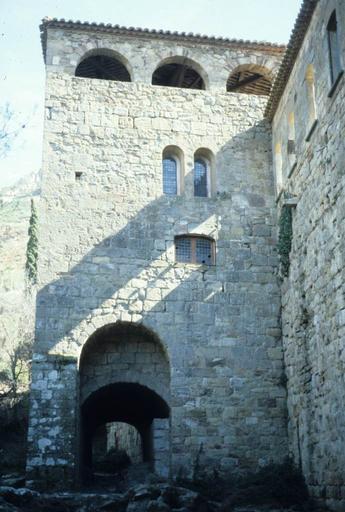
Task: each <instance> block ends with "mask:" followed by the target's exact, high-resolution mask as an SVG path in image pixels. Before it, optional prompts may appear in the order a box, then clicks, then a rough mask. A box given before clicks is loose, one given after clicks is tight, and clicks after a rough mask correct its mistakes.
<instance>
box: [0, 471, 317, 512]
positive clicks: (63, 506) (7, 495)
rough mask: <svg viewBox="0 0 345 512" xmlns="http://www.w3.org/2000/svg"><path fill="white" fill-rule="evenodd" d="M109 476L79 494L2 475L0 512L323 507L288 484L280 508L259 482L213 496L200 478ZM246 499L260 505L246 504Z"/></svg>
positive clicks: (232, 511)
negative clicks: (36, 487) (287, 499)
mask: <svg viewBox="0 0 345 512" xmlns="http://www.w3.org/2000/svg"><path fill="white" fill-rule="evenodd" d="M142 469H143V468H142ZM108 478H109V475H108ZM115 478H116V482H117V484H116V485H113V486H112V487H110V488H108V490H105V489H104V488H102V487H105V485H102V479H98V481H97V480H96V481H95V482H94V483H93V486H92V487H90V488H89V489H88V490H84V491H80V492H51V493H39V492H37V491H33V490H30V489H28V488H25V487H23V485H24V483H25V482H24V478H23V477H20V476H19V477H18V476H7V477H3V478H2V480H1V482H0V483H1V486H0V512H17V511H26V512H101V511H102V512H103V511H104V512H326V509H324V508H320V507H317V506H316V505H315V504H313V503H311V501H310V500H309V498H308V497H306V498H303V499H302V500H301V499H300V497H299V496H300V494H299V491H298V490H296V488H293V487H291V503H293V502H294V501H295V503H294V504H293V505H290V506H285V507H284V506H282V505H279V504H278V503H277V502H276V503H275V504H274V503H273V502H272V492H271V491H270V490H269V489H268V490H267V494H266V498H265V496H262V489H260V486H258V488H257V496H255V495H253V492H252V489H251V488H250V487H251V484H250V483H248V488H247V490H246V489H244V493H243V488H242V489H241V493H239V489H238V488H237V489H235V488H234V489H226V492H221V491H220V492H219V495H218V496H217V493H215V492H214V489H212V487H213V486H214V482H211V481H210V489H207V481H204V482H203V486H204V487H205V490H202V489H201V490H200V489H199V490H197V489H196V487H198V486H197V485H196V486H195V483H193V482H192V481H189V483H186V482H187V481H185V482H184V483H183V482H180V481H178V482H177V481H173V482H172V481H162V480H160V481H159V480H157V478H156V477H154V475H152V474H150V473H147V472H146V476H145V477H144V478H142V474H141V475H138V473H137V472H131V471H130V472H129V473H128V472H126V473H122V474H117V475H116V476H115ZM136 480H141V481H140V482H139V481H136ZM104 483H107V485H108V486H109V480H107V479H104V480H103V484H104ZM203 486H202V487H203ZM193 487H194V489H193ZM199 487H200V486H199ZM223 491H224V489H223ZM246 491H247V492H246ZM285 493H286V490H284V489H282V496H283V495H284V494H285ZM246 500H247V501H248V503H245V501H246ZM251 501H252V502H253V501H254V502H255V501H256V502H259V503H260V504H253V503H252V504H251ZM265 501H266V503H265ZM273 501H274V499H273ZM278 501H279V499H278ZM298 502H299V503H298Z"/></svg>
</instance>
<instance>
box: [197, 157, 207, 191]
mask: <svg viewBox="0 0 345 512" xmlns="http://www.w3.org/2000/svg"><path fill="white" fill-rule="evenodd" d="M208 167H209V166H208V164H207V162H206V160H204V159H203V158H197V159H196V160H194V195H195V196H197V197H207V196H208V171H209V169H208Z"/></svg>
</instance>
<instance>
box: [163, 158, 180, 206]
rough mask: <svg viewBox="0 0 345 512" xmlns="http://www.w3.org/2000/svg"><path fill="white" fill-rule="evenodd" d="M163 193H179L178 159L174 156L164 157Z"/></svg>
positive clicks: (173, 194)
mask: <svg viewBox="0 0 345 512" xmlns="http://www.w3.org/2000/svg"><path fill="white" fill-rule="evenodd" d="M163 193H164V194H167V195H169V196H175V195H176V194H177V161H176V159H175V158H174V157H172V156H167V157H165V158H163Z"/></svg>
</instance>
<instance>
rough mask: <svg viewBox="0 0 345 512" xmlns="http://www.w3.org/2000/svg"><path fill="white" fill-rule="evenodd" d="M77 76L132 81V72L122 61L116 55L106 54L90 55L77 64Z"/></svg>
mask: <svg viewBox="0 0 345 512" xmlns="http://www.w3.org/2000/svg"><path fill="white" fill-rule="evenodd" d="M75 76H79V77H83V78H98V79H101V80H115V81H121V82H130V81H131V77H130V74H129V72H128V70H127V68H126V67H125V65H124V64H122V62H120V60H119V59H117V58H116V57H114V56H111V55H105V54H103V53H102V54H96V55H90V56H89V57H86V58H85V59H83V60H82V61H81V62H80V64H79V65H78V66H77V69H76V71H75Z"/></svg>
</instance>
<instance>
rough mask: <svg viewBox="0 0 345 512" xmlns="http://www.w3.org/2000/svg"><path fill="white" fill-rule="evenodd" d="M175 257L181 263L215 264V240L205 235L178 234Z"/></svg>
mask: <svg viewBox="0 0 345 512" xmlns="http://www.w3.org/2000/svg"><path fill="white" fill-rule="evenodd" d="M175 257H176V261H177V262H179V263H199V264H203V265H214V264H215V244H214V240H211V239H210V238H206V237H203V236H177V237H175Z"/></svg>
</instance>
